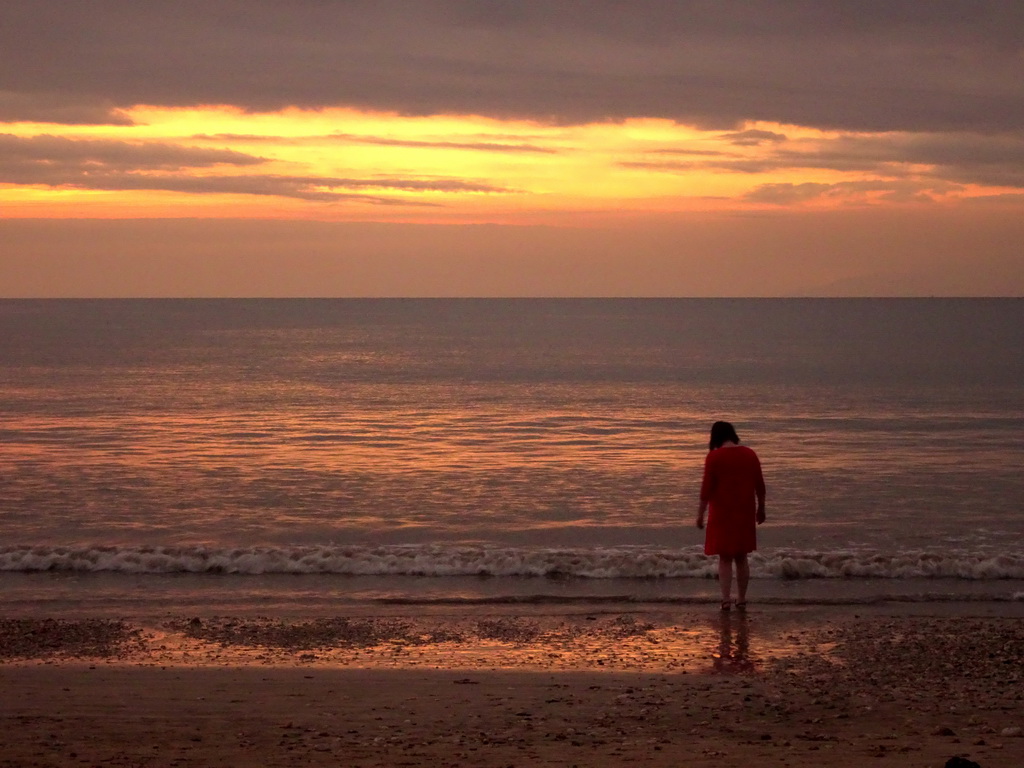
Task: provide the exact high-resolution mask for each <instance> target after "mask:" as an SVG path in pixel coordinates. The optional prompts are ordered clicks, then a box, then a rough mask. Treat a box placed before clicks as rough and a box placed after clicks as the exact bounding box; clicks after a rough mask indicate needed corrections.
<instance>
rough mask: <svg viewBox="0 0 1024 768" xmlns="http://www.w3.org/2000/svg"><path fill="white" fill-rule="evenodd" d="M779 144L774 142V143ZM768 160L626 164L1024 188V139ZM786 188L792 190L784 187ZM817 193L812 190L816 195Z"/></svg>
mask: <svg viewBox="0 0 1024 768" xmlns="http://www.w3.org/2000/svg"><path fill="white" fill-rule="evenodd" d="M773 141H774V140H773ZM778 143H779V146H777V147H774V148H771V149H770V150H769V151H768V152H767V153H765V154H759V155H757V156H755V157H747V156H744V155H740V154H733V155H729V154H726V153H720V156H718V157H712V158H711V159H701V158H695V159H681V160H663V159H660V158H661V157H663V156H664V155H666V154H678V155H680V156H685V155H688V154H695V153H691V152H689V151H688V150H686V149H685V148H682V149H672V148H660V149H658V150H655V151H653V152H649V153H648V154H650V155H657V156H658V157H659V159H657V160H631V161H623V162H621V163H619V165H621V166H623V167H627V168H646V169H648V170H655V171H663V172H666V173H689V172H691V171H709V170H713V171H725V172H730V173H749V174H756V173H772V172H775V171H791V170H797V169H804V170H806V169H814V170H828V171H843V172H863V173H870V174H873V175H877V176H880V177H884V178H905V177H911V176H913V177H919V178H925V179H932V180H942V181H947V182H953V183H956V184H980V185H985V186H1003V187H1018V188H1024V136H1018V135H1011V134H998V135H979V134H963V133H948V134H938V133H932V134H887V135H877V136H863V135H859V136H845V135H844V136H839V137H836V138H831V139H803V140H790V141H788V142H786V143H785V144H784V145H783V144H782V143H781V142H778ZM783 188H786V187H785V185H783ZM810 188H811V187H807V189H810Z"/></svg>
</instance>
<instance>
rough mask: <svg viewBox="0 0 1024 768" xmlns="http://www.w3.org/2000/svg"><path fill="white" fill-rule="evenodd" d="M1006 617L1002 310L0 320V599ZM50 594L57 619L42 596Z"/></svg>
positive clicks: (134, 313)
mask: <svg viewBox="0 0 1024 768" xmlns="http://www.w3.org/2000/svg"><path fill="white" fill-rule="evenodd" d="M719 418H724V419H728V420H730V421H733V422H734V423H735V424H736V426H737V429H738V431H739V433H740V436H741V438H742V440H743V442H744V443H745V444H747V445H750V446H751V447H752V448H754V449H755V450H756V451H757V452H758V453H759V455H760V456H761V460H762V463H763V466H764V471H765V476H766V481H767V484H768V517H769V520H768V523H766V524H765V525H764V526H762V527H761V529H760V530H759V551H758V553H756V555H755V556H754V558H753V560H752V565H753V575H754V577H755V578H756V579H757V580H758V581H757V582H756V585H757V586H756V588H757V589H758V590H759V591H760V593H761V594H762V595H763V596H764V597H765V599H775V600H779V601H785V600H805V599H806V600H811V601H830V600H844V599H849V600H873V599H882V598H892V597H894V596H895V597H897V598H898V599H908V600H911V599H912V600H943V599H954V598H955V599H993V600H1015V599H1016V600H1019V599H1021V595H1022V593H1024V514H1022V504H1021V499H1024V471H1022V470H1024V301H1021V300H1016V299H905V300H904V299H878V300H872V299H849V300H845V299H821V300H819V299H801V300H795V299H794V300H740V299H736V300H731V299H729V300H727V299H715V300H694V299H680V300H653V299H647V300H611V299H588V300H546V299H544V300H541V299H537V300H530V299H520V300H499V299H494V300H447V299H446V300H399V299H392V300H256V299H254V300H123V301H122V300H116V301H115V300H111V301H85V300H81V301H78V300H76V301H65V300H52V301H16V300H4V301H0V530H2V531H3V541H2V543H0V582H2V584H0V587H2V588H3V589H2V594H3V595H4V596H5V597H3V598H0V601H6V602H7V603H8V604H9V605H14V604H19V601H20V602H21V603H24V604H30V603H31V604H39V603H41V602H42V603H45V602H46V601H47V600H52V601H57V602H58V603H60V602H61V601H63V603H68V604H70V603H72V602H74V601H76V600H78V601H82V600H84V601H86V602H88V600H90V599H91V600H94V601H96V602H97V604H99V603H101V602H102V603H105V604H120V603H119V601H122V602H123V601H128V602H131V601H133V600H140V601H145V600H154V599H157V597H154V596H163V597H162V598H160V599H163V600H164V601H165V603H166V604H167V605H172V604H175V603H188V602H189V601H192V602H200V603H201V602H203V601H204V600H210V599H211V597H210V596H211V595H214V594H216V595H221V598H217V599H222V600H223V601H224V603H225V604H227V603H230V602H231V601H232V600H246V599H250V600H256V601H262V602H263V603H265V604H271V605H277V604H282V605H286V604H289V603H291V602H294V601H295V600H300V601H301V600H305V601H307V602H309V603H316V602H318V601H327V602H328V603H331V604H336V603H337V602H338V601H341V602H344V601H398V602H402V601H412V602H416V601H426V602H429V601H441V602H444V601H450V600H469V601H473V600H482V601H488V600H494V601H501V600H515V601H530V600H548V599H557V600H569V601H571V600H576V599H604V598H609V599H610V598H612V597H614V598H616V599H617V598H620V597H628V598H630V599H638V600H665V601H672V600H684V601H685V600H689V599H703V598H704V597H706V596H710V595H713V594H714V592H715V589H716V587H715V585H714V583H713V582H712V581H710V578H709V577H710V576H711V574H712V573H713V572H714V563H713V562H712V561H710V560H708V559H707V558H705V557H704V556H703V555H702V554H701V543H702V533H701V532H699V531H697V530H696V529H695V528H694V527H693V518H694V514H695V510H696V496H697V491H698V487H699V483H700V472H701V467H702V463H703V459H704V455H705V452H706V442H707V431H708V428H709V426H710V424H711V423H712V422H713V421H714V420H716V419H719ZM63 603H62V604H63Z"/></svg>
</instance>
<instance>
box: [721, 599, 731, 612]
mask: <svg viewBox="0 0 1024 768" xmlns="http://www.w3.org/2000/svg"><path fill="white" fill-rule="evenodd" d="M731 609H732V600H723V601H722V610H723V611H728V610H731Z"/></svg>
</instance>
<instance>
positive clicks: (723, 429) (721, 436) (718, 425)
mask: <svg viewBox="0 0 1024 768" xmlns="http://www.w3.org/2000/svg"><path fill="white" fill-rule="evenodd" d="M730 441H731V442H733V443H736V444H737V445H738V444H739V442H740V436H739V435H737V434H736V429H735V428H734V427H733V425H732V424H730V423H729V422H728V421H716V422H715V423H714V424H712V425H711V441H710V442H709V443H708V450H709V451H713V450H715V448H721V447H722V444H723V443H728V442H730Z"/></svg>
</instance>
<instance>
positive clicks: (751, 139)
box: [722, 130, 786, 147]
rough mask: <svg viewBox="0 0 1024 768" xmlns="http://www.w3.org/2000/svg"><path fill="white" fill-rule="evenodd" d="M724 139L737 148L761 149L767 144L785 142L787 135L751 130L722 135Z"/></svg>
mask: <svg viewBox="0 0 1024 768" xmlns="http://www.w3.org/2000/svg"><path fill="white" fill-rule="evenodd" d="M722 138H723V139H725V140H726V141H728V142H729V143H730V144H735V145H736V146H737V147H759V146H761V145H762V144H764V143H765V142H769V143H773V144H774V143H777V142H780V141H785V140H786V134H784V133H776V132H775V131H758V130H749V131H738V132H735V133H726V134H723V135H722Z"/></svg>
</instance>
